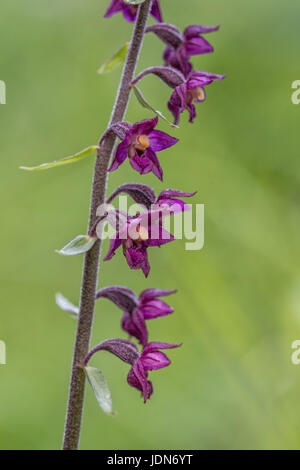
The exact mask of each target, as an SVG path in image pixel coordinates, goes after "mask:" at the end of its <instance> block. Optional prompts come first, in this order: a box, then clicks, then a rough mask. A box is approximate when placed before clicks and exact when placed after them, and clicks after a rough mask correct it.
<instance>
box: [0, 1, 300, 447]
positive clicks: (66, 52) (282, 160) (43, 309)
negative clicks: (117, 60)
mask: <svg viewBox="0 0 300 470" xmlns="http://www.w3.org/2000/svg"><path fill="white" fill-rule="evenodd" d="M161 4H162V9H163V14H164V18H165V20H166V21H169V22H170V23H174V24H176V25H178V26H179V27H181V28H183V27H185V26H186V25H188V24H190V23H202V24H205V25H215V24H221V26H222V27H221V29H220V31H219V32H217V33H214V34H211V35H210V36H209V40H210V41H211V42H212V43H213V44H214V46H215V53H214V54H210V55H206V56H202V57H196V58H195V59H194V64H195V66H196V67H197V68H200V69H203V70H209V71H211V72H215V73H226V74H227V78H226V80H224V81H223V82H221V83H216V84H214V85H211V86H210V87H209V88H208V90H207V91H208V99H207V101H206V102H205V103H204V104H202V105H198V107H197V109H198V117H197V120H196V121H195V125H194V126H191V125H190V124H188V122H187V115H186V114H184V116H183V118H182V120H181V127H180V129H179V130H171V132H170V128H168V126H167V125H166V124H165V123H161V129H163V130H165V131H169V132H170V133H172V134H173V135H176V136H178V137H179V139H180V143H179V144H178V145H176V147H174V148H173V149H172V150H170V151H166V152H165V153H163V154H161V161H162V165H163V168H164V173H165V181H164V185H162V184H160V183H159V181H158V180H157V179H156V178H155V177H154V176H153V175H147V176H146V177H144V178H142V177H140V176H139V175H137V173H135V172H133V170H132V169H131V168H130V166H129V165H128V164H124V165H123V166H122V170H119V171H118V172H116V173H113V174H112V175H111V177H110V180H109V190H113V189H114V188H115V187H116V185H118V184H120V183H122V182H129V181H131V182H134V181H140V182H145V183H148V184H150V185H152V186H153V187H154V188H155V189H156V190H158V191H160V190H162V189H163V188H166V187H171V188H178V189H182V190H186V191H193V190H198V194H197V196H196V197H195V199H194V202H197V203H204V204H205V247H204V249H203V250H201V251H185V249H184V241H177V242H175V243H173V244H170V245H169V246H166V247H165V248H164V249H161V250H158V249H156V250H155V249H153V250H152V251H151V252H150V259H151V266H152V269H151V273H150V276H149V279H148V280H147V281H146V280H145V279H144V278H143V276H142V274H141V272H134V271H133V272H129V270H128V267H127V265H126V263H125V261H124V259H123V256H122V255H121V253H119V254H118V255H117V256H115V258H114V259H113V260H112V261H110V262H109V263H104V265H102V266H101V273H100V283H101V285H102V286H105V285H110V284H112V283H117V284H121V285H127V286H128V287H131V288H133V289H134V290H135V291H136V292H137V293H139V292H140V291H141V290H142V289H145V288H147V287H160V288H167V289H170V288H178V290H179V293H178V294H177V295H176V296H173V297H172V298H171V297H170V298H169V300H170V303H171V304H172V306H173V307H174V308H175V313H174V315H172V316H170V317H167V318H162V319H158V320H156V321H153V322H151V323H150V325H149V326H150V335H151V340H155V341H156V340H157V341H168V342H174V341H175V342H176V341H182V342H183V347H182V348H181V349H179V350H174V351H170V352H169V356H170V358H171V359H172V362H173V364H172V366H171V367H169V368H167V369H165V370H163V371H158V372H153V373H152V374H151V377H152V381H153V385H154V390H155V393H154V395H153V397H152V398H151V400H150V402H148V403H147V405H144V404H143V402H142V400H141V398H140V396H139V394H138V392H137V391H136V390H134V389H131V388H129V387H128V385H127V383H126V375H127V371H128V366H127V365H125V364H124V363H121V362H120V361H118V360H117V359H116V358H115V357H113V356H109V355H108V354H100V355H98V357H95V359H94V361H93V365H95V366H98V367H100V368H101V369H102V370H103V372H104V374H105V375H106V377H107V380H108V382H109V384H110V387H111V391H112V396H113V401H114V406H115V409H116V410H117V411H118V415H117V416H116V417H114V418H111V417H108V416H106V415H104V414H103V413H102V411H101V410H100V409H99V408H98V405H97V403H96V400H95V398H94V396H93V394H92V391H91V389H90V387H89V388H88V389H87V393H86V404H85V411H84V419H83V427H82V438H81V448H82V449H165V448H166V449H170V448H174V449H176V448H178V449H191V448H199V449H251V448H252V449H253V448H257V449H280V448H282V449H289V448H300V438H299V436H300V401H299V391H300V366H298V367H297V366H295V365H293V364H292V362H291V353H292V349H291V343H292V342H293V341H294V340H297V339H299V338H300V270H299V261H300V256H299V225H300V221H299V202H300V200H299V179H300V172H299V120H300V106H295V105H292V103H291V93H292V90H291V83H292V82H293V81H294V80H297V79H298V80H299V79H300V62H299V52H300V41H299V32H298V31H299V15H300V5H299V1H297V0H289V1H288V2H284V1H283V0H280V1H279V0H276V1H275V0H265V1H264V2H261V1H259V0H252V1H251V2H241V1H239V0H226V1H225V0H211V1H209V2H199V1H198V0H189V1H188V2H183V1H180V0H161ZM107 5H108V0H88V1H87V0H85V1H83V0H81V1H80V0H64V1H62V0H26V2H24V1H22V0H2V1H1V8H0V9H1V15H0V65H1V67H0V79H1V80H5V82H6V85H7V104H6V105H5V106H4V105H1V106H0V120H1V139H0V152H1V186H0V204H1V248H2V249H1V271H0V276H1V278H0V280H1V282H0V289H1V313H0V339H2V340H4V341H5V342H6V345H7V365H5V366H4V365H2V366H1V365H0V448H1V449H55V448H59V447H60V445H61V438H62V432H63V424H64V417H65V408H66V400H67V392H68V381H69V373H70V364H71V355H72V350H73V341H74V334H75V326H76V325H75V322H74V320H72V319H70V318H69V317H68V315H67V314H65V313H64V312H61V311H60V310H59V309H58V307H57V306H56V305H55V301H54V295H55V292H57V291H60V292H62V293H63V294H64V295H65V296H66V297H68V298H69V299H70V300H72V301H73V302H75V303H77V302H78V295H79V289H80V282H81V270H82V257H81V256H79V257H72V258H64V257H60V256H58V255H57V254H56V253H55V252H54V250H55V249H56V248H61V247H62V246H63V245H64V244H65V243H66V242H68V241H69V240H70V239H71V238H73V237H74V236H76V235H77V234H79V233H84V232H85V230H86V223H87V213H88V206H89V196H90V185H91V177H92V171H93V161H92V160H93V158H90V159H86V160H85V161H82V162H81V163H77V164H74V165H72V166H66V167H62V168H59V169H53V170H49V171H48V172H44V173H28V174H26V173H24V172H21V171H19V170H18V167H19V165H34V164H38V163H42V162H48V161H51V160H54V159H57V158H61V157H63V156H66V155H69V154H72V153H75V152H76V151H79V150H81V149H82V148H84V147H87V146H88V145H91V144H94V143H96V141H97V138H98V136H99V134H100V133H102V132H103V131H104V130H105V128H106V124H107V121H108V119H109V115H110V110H111V107H112V103H113V101H114V96H115V93H116V89H117V86H118V81H119V76H120V72H121V69H118V70H116V71H114V72H113V73H112V74H110V75H105V76H99V75H98V74H97V69H98V67H99V66H100V65H101V64H102V63H103V62H104V61H105V60H106V59H107V58H108V57H109V56H110V55H111V54H112V53H113V52H114V51H115V50H116V49H117V48H118V47H119V46H120V45H121V44H123V43H124V42H125V41H127V40H128V39H129V37H130V34H131V28H132V26H131V25H130V24H129V23H126V22H125V21H124V20H123V18H122V17H121V16H120V15H117V16H115V17H113V18H112V19H110V20H105V19H103V18H102V16H103V14H104V11H105V9H106V7H107ZM151 21H152V20H151ZM161 52H162V45H161V43H160V42H159V41H158V39H157V38H155V37H154V36H149V37H147V38H146V41H145V45H144V49H143V54H142V57H141V61H140V63H139V67H138V70H142V68H145V67H146V66H150V65H156V64H157V65H158V64H160V63H161ZM141 88H142V89H143V92H144V93H145V95H146V96H147V97H148V98H149V99H150V101H151V102H152V104H154V105H155V106H156V107H158V108H159V109H160V110H161V111H163V112H165V113H166V114H167V113H168V111H167V110H166V108H165V102H166V100H167V98H168V97H169V94H170V92H169V89H168V88H167V87H166V86H165V85H164V84H162V83H161V82H160V81H159V80H158V79H156V78H153V79H152V78H147V79H145V81H144V82H143V83H142V84H141ZM150 116H151V114H150V113H148V111H145V110H143V109H142V108H140V107H139V106H138V105H137V103H136V101H135V99H134V98H133V99H132V101H131V103H130V106H129V110H128V115H127V118H128V120H130V121H135V120H140V119H143V118H145V117H150ZM105 250H107V243H106V244H105ZM102 257H103V256H102ZM120 313H121V312H120V311H119V310H118V309H117V308H116V307H115V306H114V305H112V304H110V303H109V302H107V301H105V300H103V302H100V303H98V305H97V307H96V314H95V325H94V331H93V338H92V344H96V343H97V342H100V341H101V340H103V339H106V338H109V337H118V336H120V335H122V333H121V330H120V327H119V322H120ZM124 337H125V336H124Z"/></svg>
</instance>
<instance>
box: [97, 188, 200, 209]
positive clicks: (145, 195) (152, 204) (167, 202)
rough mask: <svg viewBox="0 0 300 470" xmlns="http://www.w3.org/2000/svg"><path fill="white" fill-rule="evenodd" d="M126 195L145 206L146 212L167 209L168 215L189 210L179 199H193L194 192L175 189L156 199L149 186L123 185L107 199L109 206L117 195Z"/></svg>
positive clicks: (166, 190)
mask: <svg viewBox="0 0 300 470" xmlns="http://www.w3.org/2000/svg"><path fill="white" fill-rule="evenodd" d="M121 193H125V194H128V195H129V196H130V197H132V199H133V200H134V201H135V202H136V203H137V204H141V205H142V206H145V208H146V209H147V210H152V209H159V208H161V209H162V210H164V209H165V208H167V210H168V214H173V213H175V212H180V211H184V210H188V209H190V206H189V205H188V204H185V203H184V201H182V200H181V199H178V198H181V197H193V196H195V194H196V192H193V193H191V192H184V191H178V190H177V189H165V190H164V191H162V192H161V193H160V194H159V195H158V196H157V197H156V195H155V192H154V190H153V189H152V188H151V186H148V185H147V184H142V183H125V184H122V185H121V186H119V187H118V188H117V189H116V190H115V191H114V192H113V193H112V194H111V195H110V196H109V198H108V199H107V201H106V202H107V204H110V203H111V202H112V201H113V200H114V199H115V198H116V197H117V196H118V195H119V194H121Z"/></svg>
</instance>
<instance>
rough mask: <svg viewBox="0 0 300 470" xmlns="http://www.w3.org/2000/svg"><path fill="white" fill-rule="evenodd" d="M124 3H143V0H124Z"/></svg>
mask: <svg viewBox="0 0 300 470" xmlns="http://www.w3.org/2000/svg"><path fill="white" fill-rule="evenodd" d="M124 1H125V3H128V4H129V5H139V4H140V3H144V1H145V0H124Z"/></svg>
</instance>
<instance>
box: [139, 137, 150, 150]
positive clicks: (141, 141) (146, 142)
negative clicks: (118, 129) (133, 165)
mask: <svg viewBox="0 0 300 470" xmlns="http://www.w3.org/2000/svg"><path fill="white" fill-rule="evenodd" d="M137 140H138V143H139V144H140V146H141V147H142V148H143V149H147V148H148V147H150V140H149V137H148V136H147V135H145V134H142V135H139V136H138V139H137Z"/></svg>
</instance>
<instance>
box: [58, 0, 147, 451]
mask: <svg viewBox="0 0 300 470" xmlns="http://www.w3.org/2000/svg"><path fill="white" fill-rule="evenodd" d="M151 3H152V0H146V1H145V2H144V3H142V4H141V5H140V7H139V11H138V16H137V20H136V24H135V28H134V31H133V35H132V38H131V42H130V46H129V50H128V54H127V58H126V63H125V66H124V69H123V74H122V79H121V82H120V87H119V90H118V94H117V98H116V102H115V106H114V109H113V112H112V115H111V119H110V123H109V126H111V125H112V124H114V123H115V122H118V121H122V120H123V119H124V115H125V112H126V109H127V105H128V101H129V95H130V87H129V84H130V82H131V81H132V79H133V77H134V72H135V68H136V64H137V61H138V57H139V53H140V50H141V46H142V43H143V38H144V34H145V27H146V23H147V18H148V15H149V11H150V7H151ZM115 140H116V136H115V135H113V134H109V135H108V136H107V137H106V138H105V140H104V142H103V143H102V145H101V146H100V149H99V151H98V153H97V158H96V164H95V170H94V178H93V186H92V197H91V205H90V218H89V230H90V229H91V228H92V227H93V224H94V223H95V220H96V211H97V208H98V206H100V205H101V204H103V203H104V202H105V193H106V185H107V169H108V165H109V161H110V157H111V153H112V150H113V147H114V143H115ZM100 252H101V240H98V241H97V242H96V243H95V245H94V246H93V248H92V249H91V250H90V251H88V252H87V253H86V255H85V260H84V267H83V277H82V286H81V298H80V313H79V319H78V324H77V333H76V340H75V347H74V355H73V364H72V373H71V383H70V390H69V401H68V409H67V416H66V423H65V432H64V441H63V449H64V450H74V449H77V448H78V444H79V437H80V429H81V417H82V410H83V402H84V389H85V373H84V370H83V369H82V367H78V364H80V363H81V361H82V360H83V359H84V358H85V356H86V355H87V353H88V350H89V344H90V337H91V331H92V325H93V316H94V307H95V293H96V288H97V277H98V267H99V258H100Z"/></svg>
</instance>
